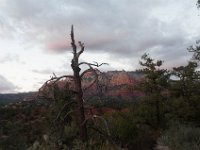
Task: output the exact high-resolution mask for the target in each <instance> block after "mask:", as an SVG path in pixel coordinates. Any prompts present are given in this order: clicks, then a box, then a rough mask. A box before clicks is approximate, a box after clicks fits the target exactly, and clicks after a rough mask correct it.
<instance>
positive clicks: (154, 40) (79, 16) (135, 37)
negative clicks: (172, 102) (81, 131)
mask: <svg viewBox="0 0 200 150" xmlns="http://www.w3.org/2000/svg"><path fill="white" fill-rule="evenodd" d="M199 14H200V12H199V10H197V8H196V0H176V1H175V0H167V1H166V0H0V93H7V92H24V91H33V90H37V89H38V88H39V87H40V86H41V85H42V83H43V82H44V81H45V80H47V79H49V78H50V76H51V75H52V73H53V72H55V74H57V75H63V74H70V73H71V68H70V61H71V58H72V53H71V48H70V35H69V34H70V27H71V24H74V27H75V38H76V41H82V42H84V43H85V52H84V54H83V55H82V57H81V60H83V61H89V62H93V61H98V62H107V63H109V66H105V67H102V68H101V69H102V70H104V71H106V70H122V69H124V70H127V71H130V70H135V69H138V68H139V64H138V61H139V60H140V57H141V55H142V54H143V53H145V52H148V53H149V54H150V55H151V56H152V57H153V58H155V59H162V60H164V61H165V67H167V68H171V67H173V66H179V65H185V64H186V63H187V61H188V60H189V59H190V57H191V55H190V54H189V53H188V52H187V50H186V49H187V47H189V46H190V45H192V44H194V43H195V41H196V40H198V39H200V32H199V29H200V16H199Z"/></svg>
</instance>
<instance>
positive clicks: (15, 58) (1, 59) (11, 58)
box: [0, 54, 20, 63]
mask: <svg viewBox="0 0 200 150" xmlns="http://www.w3.org/2000/svg"><path fill="white" fill-rule="evenodd" d="M7 62H20V59H19V55H17V54H6V55H4V56H0V63H7Z"/></svg>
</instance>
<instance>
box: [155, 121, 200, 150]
mask: <svg viewBox="0 0 200 150" xmlns="http://www.w3.org/2000/svg"><path fill="white" fill-rule="evenodd" d="M159 143H160V144H163V145H166V146H169V147H170V149H171V150H199V149H200V128H197V127H192V126H186V125H180V124H179V123H178V124H175V125H172V126H171V127H170V128H169V129H168V130H166V131H165V132H164V133H163V135H162V136H161V138H160V139H159Z"/></svg>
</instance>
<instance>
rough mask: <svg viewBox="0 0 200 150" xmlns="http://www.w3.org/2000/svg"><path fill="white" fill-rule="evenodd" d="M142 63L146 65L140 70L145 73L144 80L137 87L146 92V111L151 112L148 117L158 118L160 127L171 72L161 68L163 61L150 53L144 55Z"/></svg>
mask: <svg viewBox="0 0 200 150" xmlns="http://www.w3.org/2000/svg"><path fill="white" fill-rule="evenodd" d="M140 64H141V66H143V67H144V68H143V69H141V70H140V71H141V72H143V73H144V80H143V81H142V82H141V83H140V84H139V86H137V87H136V89H138V90H140V91H142V92H143V93H144V97H143V101H144V104H145V107H146V108H145V111H147V113H148V114H149V117H148V118H149V119H150V120H154V118H156V122H157V123H156V124H157V127H159V126H160V125H161V122H162V119H163V116H162V106H163V105H164V102H165V100H166V97H167V92H168V91H167V88H168V83H169V77H170V74H169V72H168V71H167V70H166V69H160V67H161V66H162V64H163V61H161V60H157V61H155V60H154V59H152V58H150V57H149V55H148V54H144V55H143V56H142V61H140ZM152 117H153V118H152Z"/></svg>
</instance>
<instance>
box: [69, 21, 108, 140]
mask: <svg viewBox="0 0 200 150" xmlns="http://www.w3.org/2000/svg"><path fill="white" fill-rule="evenodd" d="M78 44H79V46H80V48H81V49H80V51H77V46H76V43H75V39H74V29H73V25H72V27H71V46H72V50H73V59H72V61H71V67H72V69H73V73H74V84H75V102H76V104H77V106H76V110H75V114H76V123H77V125H78V126H79V132H80V133H79V134H80V139H81V140H82V141H85V140H87V128H86V123H84V122H85V120H86V119H85V113H84V106H83V89H82V85H81V80H82V77H83V76H84V75H85V74H86V73H87V72H93V73H94V74H95V76H96V79H94V81H93V82H92V83H91V84H90V85H89V86H88V87H90V86H92V85H93V84H94V83H95V82H96V81H97V80H98V75H97V73H96V70H95V69H93V66H94V67H100V66H101V65H104V64H107V63H101V64H98V63H97V62H94V63H88V62H81V63H79V57H80V55H81V54H82V53H83V51H84V48H85V47H84V43H82V42H80V41H79V42H78ZM81 65H87V66H88V67H89V69H87V70H85V71H84V72H83V73H82V74H80V71H81V68H80V66H81ZM86 89H87V88H86Z"/></svg>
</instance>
